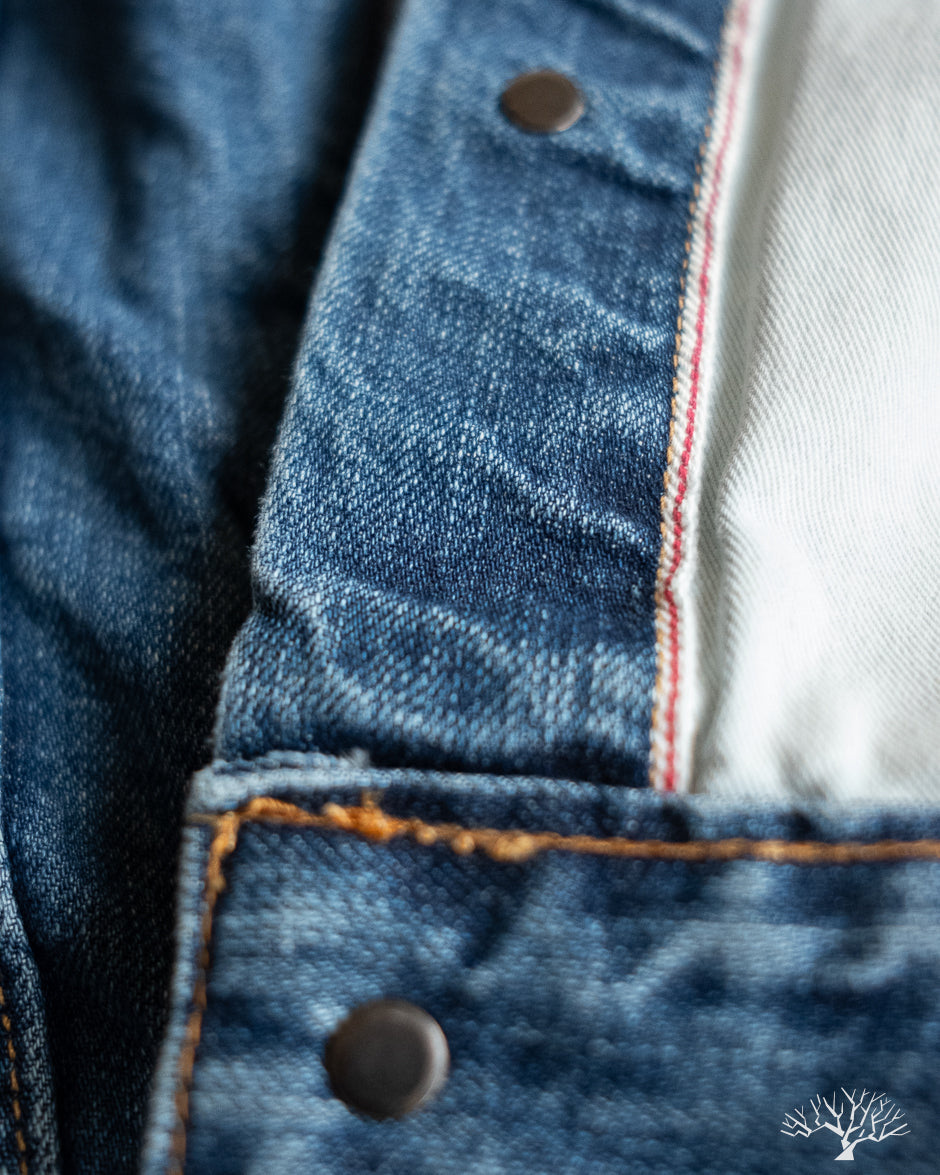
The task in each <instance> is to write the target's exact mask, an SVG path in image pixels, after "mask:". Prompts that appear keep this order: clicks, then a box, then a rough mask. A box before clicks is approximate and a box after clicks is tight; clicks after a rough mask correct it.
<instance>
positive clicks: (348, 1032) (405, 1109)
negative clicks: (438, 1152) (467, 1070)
mask: <svg viewBox="0 0 940 1175" xmlns="http://www.w3.org/2000/svg"><path fill="white" fill-rule="evenodd" d="M323 1060H324V1064H325V1065H326V1071H327V1073H328V1074H329V1078H330V1085H331V1086H332V1087H333V1092H334V1093H335V1094H336V1096H337V1097H339V1098H342V1100H343V1101H344V1102H345V1103H346V1104H347V1105H348V1106H350V1107H351V1108H352V1109H354V1110H359V1111H361V1112H362V1113H364V1114H369V1115H371V1116H372V1117H373V1118H398V1117H401V1115H403V1114H410V1113H411V1112H412V1111H413V1110H417V1109H418V1107H419V1106H422V1105H424V1103H425V1102H426V1101H428V1100H429V1099H430V1098H432V1097H433V1096H434V1095H435V1094H436V1093H437V1092H438V1090H439V1089H440V1088H441V1086H442V1085H443V1084H444V1082H445V1081H446V1080H447V1070H448V1067H449V1064H450V1053H449V1050H448V1048H447V1037H446V1036H445V1035H444V1033H443V1031H442V1029H441V1026H440V1025H439V1024H438V1022H437V1021H436V1020H435V1019H434V1018H433V1017H432V1016H429V1015H428V1014H427V1012H425V1011H423V1010H422V1009H421V1008H418V1007H416V1006H415V1005H414V1004H409V1003H408V1002H407V1001H406V1000H373V1001H372V1002H371V1003H368V1004H362V1005H360V1006H359V1007H358V1008H355V1009H354V1010H353V1011H352V1012H351V1013H350V1014H349V1016H347V1017H346V1019H345V1020H344V1021H343V1022H342V1024H340V1025H339V1027H338V1028H337V1029H336V1031H335V1032H334V1033H333V1035H332V1036H331V1037H330V1039H329V1040H328V1041H327V1044H326V1052H325V1054H324V1058H323Z"/></svg>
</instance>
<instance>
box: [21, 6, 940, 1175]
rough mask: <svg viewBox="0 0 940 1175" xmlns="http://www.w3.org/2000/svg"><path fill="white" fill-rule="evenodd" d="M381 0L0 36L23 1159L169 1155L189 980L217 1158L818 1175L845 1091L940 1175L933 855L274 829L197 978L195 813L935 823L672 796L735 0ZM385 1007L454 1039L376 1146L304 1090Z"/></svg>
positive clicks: (246, 849)
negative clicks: (688, 480)
mask: <svg viewBox="0 0 940 1175" xmlns="http://www.w3.org/2000/svg"><path fill="white" fill-rule="evenodd" d="M393 8H394V5H392V4H390V3H386V2H384V0H381V2H380V0H304V2H301V0H263V2H262V0H224V2H222V0H206V2H205V3H197V4H190V3H184V2H183V0H145V2H143V3H130V2H129V0H88V3H86V4H84V5H82V6H81V7H80V8H76V7H75V6H69V5H67V4H65V3H64V2H63V0H29V2H27V0H16V2H12V3H8V4H6V5H5V6H4V8H3V11H2V16H0V141H2V143H3V146H4V163H5V166H4V168H3V172H2V175H0V282H2V287H3V297H2V298H0V668H2V695H0V701H2V706H0V772H2V780H0V991H2V998H0V1003H2V1005H3V1006H2V1009H0V1028H2V1033H0V1171H2V1172H3V1175H6V1173H7V1172H9V1173H10V1175H60V1173H62V1175H130V1173H132V1172H135V1171H141V1170H143V1171H145V1172H146V1173H147V1175H157V1173H158V1172H160V1173H162V1172H164V1171H167V1170H170V1169H172V1162H173V1160H172V1158H171V1154H172V1151H173V1146H174V1141H173V1140H174V1138H176V1137H178V1136H179V1135H180V1125H181V1124H180V1120H179V1102H178V1101H177V1095H178V1094H179V1092H180V1072H179V1058H180V1055H181V1049H182V1046H183V1042H184V1041H185V1038H186V1033H187V1031H188V1030H189V1028H190V1027H191V1025H192V1023H193V1015H194V1009H196V1008H197V1006H199V1001H198V998H197V997H196V993H197V991H198V988H197V980H198V978H199V973H200V970H204V971H205V979H206V982H207V984H208V986H207V989H206V990H207V1002H206V1007H205V1010H204V1013H202V1012H200V1021H199V1027H200V1030H201V1036H200V1041H199V1048H198V1050H197V1052H196V1059H195V1066H194V1068H193V1071H192V1074H191V1076H190V1077H188V1078H187V1082H188V1086H187V1093H188V1108H187V1113H186V1115H185V1122H184V1123H183V1126H184V1127H185V1142H186V1160H185V1171H186V1175H194V1173H197V1172H213V1173H217V1175H220V1173H222V1172H231V1173H232V1175H234V1173H235V1172H245V1173H247V1172H257V1173H258V1175H262V1173H263V1175H282V1173H283V1175H288V1173H289V1172H290V1173H293V1172H298V1171H306V1170H311V1171H313V1170H318V1171H323V1172H324V1175H358V1173H360V1172H362V1173H364V1172H367V1171H371V1172H382V1173H384V1175H406V1173H407V1175H411V1173H413V1172H423V1171H426V1172H428V1173H429V1175H430V1173H431V1172H435V1173H437V1175H451V1173H453V1175H458V1173H459V1172H465V1171H468V1170H475V1171H479V1172H480V1173H481V1175H482V1173H484V1172H486V1173H493V1175H496V1173H503V1172H505V1173H506V1175H516V1173H517V1172H522V1171H532V1170H536V1171H538V1170H544V1171H562V1170H564V1171H569V1170H570V1171H576V1170H584V1171H588V1170H590V1171H592V1172H600V1173H603V1172H611V1173H613V1172H615V1171H617V1172H626V1171H631V1170H635V1171H637V1172H639V1171H648V1170H655V1171H670V1172H675V1173H677V1175H682V1173H684V1172H686V1171H688V1172H692V1171H696V1172H702V1171H708V1172H714V1173H715V1175H718V1172H722V1173H725V1175H728V1173H734V1172H741V1173H742V1175H744V1173H745V1172H749V1171H756V1170H760V1171H764V1170H766V1169H769V1168H774V1167H776V1168H782V1169H783V1168H785V1169H787V1170H792V1171H796V1172H803V1171H806V1172H807V1173H808V1172H809V1171H811V1170H816V1169H817V1168H816V1166H814V1165H813V1164H814V1163H816V1162H819V1161H828V1159H829V1158H830V1157H831V1156H829V1155H828V1154H826V1155H824V1156H823V1158H822V1159H820V1158H819V1156H820V1155H821V1154H822V1151H821V1150H817V1149H814V1147H816V1146H817V1145H818V1143H819V1139H818V1138H814V1139H811V1140H793V1139H788V1138H781V1137H779V1132H778V1129H777V1126H778V1119H779V1118H780V1117H781V1116H782V1114H783V1113H784V1112H786V1111H787V1110H789V1109H791V1108H792V1106H793V1105H795V1104H798V1103H799V1101H800V1100H801V1099H806V1098H808V1097H809V1096H811V1095H812V1094H813V1093H815V1092H818V1091H817V1089H816V1086H817V1085H819V1086H821V1087H822V1088H825V1089H826V1091H827V1092H828V1088H829V1087H831V1086H832V1085H833V1084H841V1083H843V1082H846V1081H852V1082H857V1083H858V1084H862V1083H864V1082H866V1081H867V1082H877V1083H878V1084H879V1085H887V1086H889V1087H890V1090H891V1093H892V1094H893V1095H894V1096H895V1097H897V1098H899V1099H904V1105H905V1109H906V1111H907V1112H908V1113H909V1114H910V1116H911V1120H912V1124H914V1125H915V1126H916V1129H915V1128H914V1127H913V1126H912V1134H911V1137H910V1138H907V1139H901V1140H895V1142H894V1143H890V1144H885V1145H884V1146H883V1147H882V1148H880V1150H879V1155H878V1157H879V1162H880V1163H881V1169H882V1170H885V1171H893V1170H897V1171H899V1172H900V1171H902V1170H903V1171H905V1172H926V1171H928V1170H930V1169H931V1167H930V1163H931V1162H932V1161H933V1160H932V1158H931V1156H934V1155H935V1154H936V1153H937V1146H936V1145H935V1143H936V1129H935V1127H932V1126H931V1124H930V1114H929V1099H930V1096H931V1092H932V1090H933V1089H934V1088H935V1085H936V1076H937V1073H936V1069H937V1065H936V1056H937V1044H938V1040H937V1036H938V1031H940V1028H938V1023H940V1022H938V1015H937V1010H936V1001H935V999H934V997H933V995H932V993H933V992H934V991H935V990H936V986H937V979H938V978H940V976H938V952H937V946H936V941H937V940H936V935H935V934H934V933H933V932H932V930H931V927H932V925H933V922H935V916H934V912H935V911H936V908H937V898H938V894H937V885H938V873H937V871H938V869H940V866H938V865H937V864H936V863H935V862H931V861H929V860H913V861H907V862H902V863H893V864H887V863H885V864H877V865H853V866H846V867H832V866H829V867H819V868H815V867H814V868H809V867H807V868H803V867H795V866H790V865H775V864H770V863H768V862H766V861H751V860H744V859H741V860H734V861H726V862H705V863H689V862H674V861H670V862H665V861H645V862H640V861H634V860H625V859H623V860H622V859H612V858H611V859H607V858H599V857H592V856H590V855H578V854H564V853H550V852H546V853H543V854H540V855H538V856H536V857H534V858H532V859H531V860H527V861H520V862H516V863H507V862H498V861H493V860H491V859H489V858H487V857H486V856H485V854H484V855H481V854H479V853H475V854H470V855H466V856H461V855H460V854H455V853H454V852H453V851H452V850H451V849H449V848H447V847H446V846H442V845H423V844H418V843H415V842H414V841H413V840H410V841H409V840H407V839H401V840H395V841H392V842H389V843H386V844H373V843H371V842H368V841H366V840H364V839H363V838H356V837H355V836H353V835H351V834H348V833H347V834H343V833H335V832H325V831H323V830H320V829H311V828H302V827H298V828H289V827H286V826H283V827H282V826H276V825H273V824H264V823H261V822H257V823H246V824H245V825H244V827H243V828H242V829H241V831H240V839H239V843H238V846H237V848H236V849H235V851H234V852H233V853H232V854H231V856H230V859H229V860H227V862H226V878H225V880H226V886H225V889H224V892H221V895H220V896H219V897H218V903H217V908H216V909H215V912H214V924H213V932H212V939H211V943H210V944H208V945H209V946H210V947H211V949H210V950H209V957H208V967H206V966H205V965H204V963H205V960H204V959H203V946H204V945H205V944H203V942H202V937H201V936H202V934H203V929H204V914H205V911H206V900H205V894H204V889H203V886H204V881H205V870H206V864H207V853H208V852H209V844H210V840H211V837H212V825H211V823H208V821H210V820H211V819H214V818H215V817H216V816H217V814H218V813H220V812H223V811H228V810H230V809H235V808H237V807H238V806H239V805H240V804H242V803H243V802H244V801H245V800H247V799H249V798H250V797H251V796H253V795H264V794H272V795H278V796H281V797H282V798H284V799H286V800H288V801H290V802H292V803H294V804H296V805H298V806H299V807H300V808H302V809H304V810H309V811H315V810H318V808H319V806H320V805H321V804H322V803H323V802H325V801H327V800H333V801H336V802H340V803H344V804H354V803H357V802H359V800H360V798H361V793H362V791H363V789H368V790H372V791H376V792H377V793H381V796H382V802H383V804H384V805H386V807H387V810H388V811H390V812H393V813H398V814H400V815H402V816H410V815H414V816H419V817H421V818H422V819H425V820H429V821H434V820H442V821H447V820H453V821H457V822H462V823H466V824H468V825H472V826H475V825H488V826H492V827H497V828H503V827H505V828H528V829H531V830H555V831H558V832H561V833H565V834H581V835H587V836H611V835H616V836H633V835H641V836H651V837H662V838H664V839H666V840H683V839H688V838H708V837H723V836H733V835H748V836H781V837H783V838H785V839H799V838H801V837H803V838H809V839H812V838H814V837H815V838H816V839H818V840H820V841H823V842H827V841H838V840H840V839H842V838H851V837H852V836H856V837H857V838H859V839H861V840H866V839H868V840H872V839H878V838H881V837H891V836H897V837H900V838H902V839H903V838H908V839H910V838H913V837H916V836H918V835H921V836H931V837H936V836H938V833H940V829H938V827H937V823H936V818H935V817H932V816H928V815H923V814H921V815H918V814H917V813H915V812H906V813H904V812H902V813H899V814H897V813H895V814H893V813H891V812H886V811H873V812H872V813H871V814H869V815H867V816H866V815H863V816H858V817H857V818H856V817H855V816H854V815H852V814H851V813H849V814H845V813H843V814H841V815H840V814H838V813H835V812H832V811H829V810H823V809H821V808H820V809H812V810H809V809H807V810H805V811H804V810H799V811H798V810H796V809H788V810H782V809H779V810H778V809H771V808H766V809H765V810H764V811H763V812H762V813H759V814H757V815H754V814H752V813H748V812H746V811H744V810H743V809H741V808H736V807H732V806H725V807H722V806H721V805H720V804H719V805H710V804H708V803H700V804H695V803H694V802H693V801H692V800H689V799H686V800H664V799H662V797H659V796H656V795H653V794H651V793H650V792H649V791H647V790H646V789H645V787H643V786H642V785H645V783H646V781H647V762H648V754H649V722H650V705H651V695H652V690H653V680H654V673H655V636H654V624H653V596H654V585H655V576H656V566H657V560H658V557H659V551H660V532H659V521H660V494H661V491H662V475H663V468H664V463H665V455H666V449H667V445H668V430H669V417H670V394H671V383H672V376H673V370H672V354H673V350H674V340H675V330H676V313H677V304H678V296H679V288H680V274H681V265H682V260H683V256H684V250H685V247H686V236H687V219H688V215H689V213H688V206H689V201H690V199H691V197H692V194H693V191H694V185H695V163H696V160H697V159H698V158H699V151H700V144H701V143H702V140H703V135H704V133H705V128H706V125H707V122H708V117H709V113H708V105H709V93H710V87H711V84H712V76H713V67H714V62H715V56H716V51H717V47H718V43H719V38H720V34H721V24H722V19H723V15H724V5H723V4H722V3H720V2H719V0H656V2H655V3H654V2H633V0H508V2H500V0H405V3H404V4H403V5H402V6H401V10H400V12H397V13H396V12H394V11H393ZM538 68H553V69H557V70H560V71H561V72H563V73H565V74H567V75H569V76H570V77H571V78H572V79H574V80H575V81H576V82H577V84H578V86H579V87H580V89H581V90H582V92H583V95H584V99H585V113H584V116H583V117H582V118H581V119H580V120H579V121H578V122H577V123H576V124H575V125H574V126H573V127H572V128H571V129H570V130H568V131H566V132H565V133H564V134H560V135H551V136H535V135H530V134H527V133H525V132H524V131H522V130H520V128H518V127H516V126H514V125H512V124H511V123H510V122H509V121H508V120H507V119H506V118H505V117H504V116H503V115H502V114H501V112H500V109H499V96H500V93H501V91H502V89H503V87H504V86H505V85H506V83H507V82H508V81H509V80H510V79H511V78H512V77H514V76H515V75H517V74H519V73H522V72H525V71H528V70H533V69H538ZM210 763H214V766H213V767H212V768H207V769H206V770H204V771H203V772H202V773H201V774H199V775H196V774H195V773H197V772H198V771H199V770H200V769H201V768H206V765H207V764H210ZM194 776H195V779H196V783H195V785H194V790H192V791H191V792H190V793H189V800H188V803H189V807H188V813H189V816H190V817H191V818H192V819H191V822H190V823H189V824H188V825H187V826H186V827H185V829H184V811H185V808H186V803H187V798H186V797H187V787H188V782H189V781H191V780H192V779H193V778H194ZM181 844H182V846H183V847H182V860H180V854H181V849H180V846H181ZM177 882H178V885H177ZM175 887H176V888H175ZM174 894H175V897H176V901H175V903H174ZM174 918H176V922H175V925H176V932H175V935H174ZM932 919H933V922H932V921H931V920H932ZM174 961H175V962H174ZM174 966H175V971H174ZM174 976H175V977H174ZM379 994H394V995H400V996H404V997H405V998H410V999H412V1000H414V1001H415V1002H417V1003H420V1004H422V1006H425V1007H427V1009H428V1010H429V1011H430V1012H431V1013H432V1014H433V1015H435V1016H437V1017H438V1018H439V1020H440V1021H441V1023H442V1024H443V1025H444V1027H445V1030H446V1031H447V1034H448V1037H449V1039H450V1043H451V1049H452V1053H453V1056H454V1070H453V1075H452V1078H451V1080H450V1081H449V1083H448V1085H447V1086H446V1088H445V1090H444V1092H443V1093H442V1096H441V1098H440V1099H439V1101H437V1102H436V1103H435V1104H434V1105H433V1106H431V1107H429V1108H428V1109H427V1111H425V1112H422V1113H421V1114H420V1115H416V1116H415V1118H414V1119H413V1120H407V1121H403V1122H400V1123H392V1124H387V1125H386V1126H385V1127H381V1128H378V1129H377V1128H376V1126H375V1124H374V1123H368V1122H365V1121H364V1120H362V1119H359V1118H358V1117H355V1116H354V1115H352V1114H350V1112H349V1111H348V1110H347V1109H346V1108H345V1107H344V1106H343V1105H341V1104H340V1103H339V1102H338V1101H337V1100H336V1099H335V1098H331V1097H330V1096H329V1095H328V1092H327V1089H326V1087H325V1085H324V1073H323V1067H322V1062H321V1059H320V1058H321V1054H322V1046H323V1042H324V1040H325V1038H326V1036H327V1035H328V1033H329V1031H330V1029H331V1026H332V1025H334V1024H335V1023H336V1020H337V1019H338V1018H340V1017H341V1016H342V1015H343V1014H344V1013H345V1011H346V1010H348V1009H349V1008H350V1007H352V1006H353V1005H355V1004H356V1003H358V1002H361V1001H363V1000H365V999H369V998H372V997H373V996H375V995H379ZM155 1073H156V1077H155ZM147 1124H149V1125H147ZM145 1127H146V1140H145ZM765 1127H766V1131H767V1133H766V1135H765V1134H764V1133H760V1132H763V1131H764V1130H765ZM931 1130H933V1133H932V1134H931ZM755 1131H756V1132H757V1133H755ZM804 1143H805V1145H803V1144H804ZM902 1160H903V1162H902ZM892 1164H895V1165H894V1166H892Z"/></svg>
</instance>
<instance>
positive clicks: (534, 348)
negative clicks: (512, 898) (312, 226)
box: [217, 0, 722, 786]
mask: <svg viewBox="0 0 940 1175" xmlns="http://www.w3.org/2000/svg"><path fill="white" fill-rule="evenodd" d="M721 17H722V5H721V4H720V3H717V2H715V3H708V4H702V3H694V4H693V3H685V4H681V3H668V4H651V5H637V6H633V5H627V6H620V5H615V4H611V5H594V4H590V5H579V4H569V3H551V4H545V3H544V2H542V0H539V2H538V3H534V2H532V3H513V4H504V3H496V2H493V3H485V2H482V0H479V2H474V3H469V4H467V3H452V4H451V3H448V4H438V3H421V2H417V3H412V4H409V5H408V6H407V7H406V9H405V11H404V13H403V14H402V17H401V21H400V25H399V28H398V30H397V34H396V38H395V41H394V44H393V46H392V50H391V52H390V55H389V58H388V60H387V63H386V68H385V72H384V76H383V80H382V85H381V87H380V89H379V91H378V94H377V99H376V103H375V106H374V108H373V111H372V113H371V116H370V120H369V124H368V128H367V132H366V134H365V136H364V141H363V144H362V147H361V150H360V152H359V155H358V157H357V160H356V163H355V166H354V168H353V171H352V174H351V178H350V183H349V187H348V189H347V192H346V196H345V199H344V201H343V206H342V210H341V215H340V217H339V219H338V222H337V225H336V229H335V232H334V234H333V236H332V239H331V242H330V246H329V249H328V251H327V254H326V256H325V259H324V264H323V266H322V268H321V271H320V274H319V278H318V282H317V286H316V289H315V291H314V295H313V300H312V304H311V308H310V313H309V316H308V320H307V324H306V328H305V333H304V340H303V346H302V349H301V353H300V358H299V362H298V366H297V370H296V373H295V378H294V383H293V388H292V394H291V398H290V401H289V404H288V407H287V411H286V415H285V419H284V421H283V425H282V429H281V433H280V440H279V444H278V448H277V453H276V458H275V463H274V466H273V469H272V476H271V479H270V482H269V485H268V488H267V493H266V497H265V502H264V509H263V513H262V517H261V523H260V528H259V532H258V537H257V544H256V549H255V557H254V572H255V607H254V610H253V613H252V617H251V619H250V621H249V623H248V624H247V626H246V627H245V628H244V629H243V630H242V632H241V633H240V636H239V638H238V642H237V644H236V647H235V650H234V652H233V655H232V657H231V658H230V660H229V665H228V669H227V672H226V680H225V687H224V694H223V699H222V705H221V709H220V717H219V728H218V742H217V750H218V753H219V754H220V756H221V757H223V758H226V759H237V758H254V757H257V756H258V755H262V754H265V753H267V752H268V751H272V750H273V751H284V750H302V751H308V750H318V751H328V752H343V751H346V750H348V749H350V748H355V747H359V748H365V749H367V750H368V751H369V753H370V754H371V756H372V759H373V761H374V762H380V763H387V764H410V765H415V766H435V767H444V768H450V769H463V770H487V771H496V772H506V773H518V772H538V773H539V774H542V775H561V776H570V777H573V778H580V779H589V780H595V781H605V782H610V783H614V784H618V785H626V786H632V785H642V784H645V783H646V779H647V763H648V757H649V722H650V698H651V693H652V687H653V677H654V670H655V637H654V631H653V593H654V585H655V578H656V565H657V560H658V557H659V551H660V541H661V540H660V530H659V524H660V495H661V492H662V471H663V467H664V463H665V453H666V446H667V432H668V424H669V416H670V401H671V385H672V376H673V369H672V355H673V351H674V346H675V343H674V339H675V318H676V307H677V303H678V296H679V280H680V276H681V263H682V260H683V256H684V253H683V249H684V245H685V241H686V237H687V222H688V206H689V202H690V199H691V197H692V190H693V186H694V183H695V178H696V177H695V170H694V167H695V164H696V162H697V160H698V157H699V145H700V142H701V140H702V137H703V132H704V128H705V125H706V122H707V118H708V102H709V88H710V85H711V82H712V72H713V66H714V60H715V55H716V49H717V43H718V38H719V33H720V28H721ZM535 67H550V68H552V69H556V70H558V71H560V72H561V73H563V74H566V75H568V76H570V77H572V78H574V79H576V80H577V84H578V85H579V87H580V88H581V90H582V91H583V94H584V98H585V103H586V113H585V114H584V116H583V117H582V118H581V119H580V121H578V122H577V123H576V124H575V125H574V126H573V127H572V128H571V129H570V130H567V131H565V132H564V133H561V134H555V135H532V134H528V133H526V132H525V131H523V130H520V129H519V127H517V126H515V125H513V124H512V123H511V122H510V121H509V120H507V119H506V118H505V117H504V116H503V115H502V114H501V113H500V109H499V99H500V93H501V91H502V89H503V88H504V86H505V85H506V84H507V82H508V81H509V80H510V79H511V78H513V77H514V76H515V75H517V74H519V73H521V72H523V71H525V70H530V69H533V68H535Z"/></svg>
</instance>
